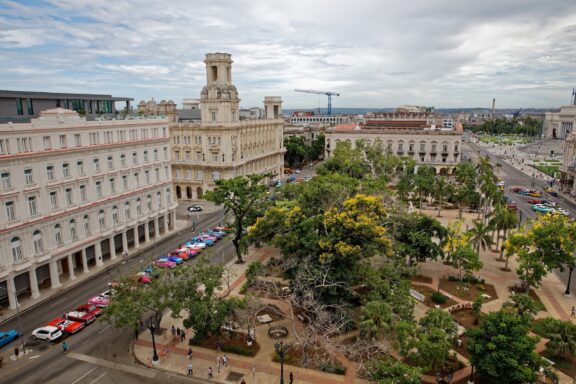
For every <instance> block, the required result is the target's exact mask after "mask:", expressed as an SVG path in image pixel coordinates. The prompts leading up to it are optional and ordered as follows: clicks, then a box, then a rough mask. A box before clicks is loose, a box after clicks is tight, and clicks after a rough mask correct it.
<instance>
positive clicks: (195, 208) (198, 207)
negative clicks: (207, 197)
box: [188, 204, 204, 212]
mask: <svg viewBox="0 0 576 384" xmlns="http://www.w3.org/2000/svg"><path fill="white" fill-rule="evenodd" d="M203 210H204V208H202V206H201V205H198V204H194V205H191V206H189V207H188V211H189V212H202V211H203Z"/></svg>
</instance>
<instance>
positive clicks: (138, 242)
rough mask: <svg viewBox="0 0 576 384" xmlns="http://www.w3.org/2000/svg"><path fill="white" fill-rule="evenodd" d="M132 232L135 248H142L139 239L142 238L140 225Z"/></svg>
mask: <svg viewBox="0 0 576 384" xmlns="http://www.w3.org/2000/svg"><path fill="white" fill-rule="evenodd" d="M132 232H134V248H138V247H139V246H140V239H139V237H140V236H139V235H138V225H137V226H135V227H134V229H133V230H132Z"/></svg>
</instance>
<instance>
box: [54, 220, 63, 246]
mask: <svg viewBox="0 0 576 384" xmlns="http://www.w3.org/2000/svg"><path fill="white" fill-rule="evenodd" d="M54 242H55V243H56V245H57V246H61V245H62V244H64V240H62V229H61V228H60V224H56V225H55V226H54Z"/></svg>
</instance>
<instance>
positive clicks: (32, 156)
mask: <svg viewBox="0 0 576 384" xmlns="http://www.w3.org/2000/svg"><path fill="white" fill-rule="evenodd" d="M168 135H169V133H168V120H167V119H166V118H146V119H144V118H138V119H134V120H129V119H126V120H108V121H87V120H86V119H85V118H81V117H80V116H79V115H78V114H77V113H76V112H74V111H72V110H67V109H61V108H57V109H51V110H46V111H44V112H42V113H41V114H40V116H39V118H37V119H32V121H31V122H30V123H24V124H12V123H8V124H2V125H0V179H1V180H0V204H1V213H0V218H1V219H0V285H1V286H3V288H5V289H3V290H2V289H0V299H2V301H3V304H4V303H7V304H8V305H9V307H10V308H15V306H16V300H15V296H22V295H30V296H31V297H32V298H37V297H39V296H40V295H41V292H42V290H43V289H50V288H51V289H54V288H58V287H59V286H60V285H61V282H62V281H64V280H67V279H76V275H77V274H79V273H86V274H88V273H91V272H93V271H95V270H97V269H99V267H102V266H103V263H104V261H105V260H106V259H115V258H117V257H118V256H119V255H120V254H121V253H122V252H123V251H127V250H128V249H129V247H138V246H139V244H140V243H142V242H148V241H150V240H151V239H152V238H156V237H157V236H158V235H159V234H161V233H163V232H165V231H168V230H170V229H172V228H173V226H174V224H175V216H174V211H175V208H176V202H175V201H174V199H173V197H172V194H173V191H172V178H171V172H170V150H169V136H168Z"/></svg>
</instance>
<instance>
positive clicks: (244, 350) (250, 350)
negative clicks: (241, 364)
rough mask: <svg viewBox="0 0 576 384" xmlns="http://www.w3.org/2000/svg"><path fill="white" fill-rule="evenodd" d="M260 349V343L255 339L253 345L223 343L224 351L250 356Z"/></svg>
mask: <svg viewBox="0 0 576 384" xmlns="http://www.w3.org/2000/svg"><path fill="white" fill-rule="evenodd" d="M259 350H260V345H258V343H256V342H255V341H254V342H252V347H249V346H245V347H241V346H239V345H227V344H224V345H222V351H224V352H228V353H235V354H237V355H242V356H249V357H254V356H256V354H257V353H258V351H259Z"/></svg>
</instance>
